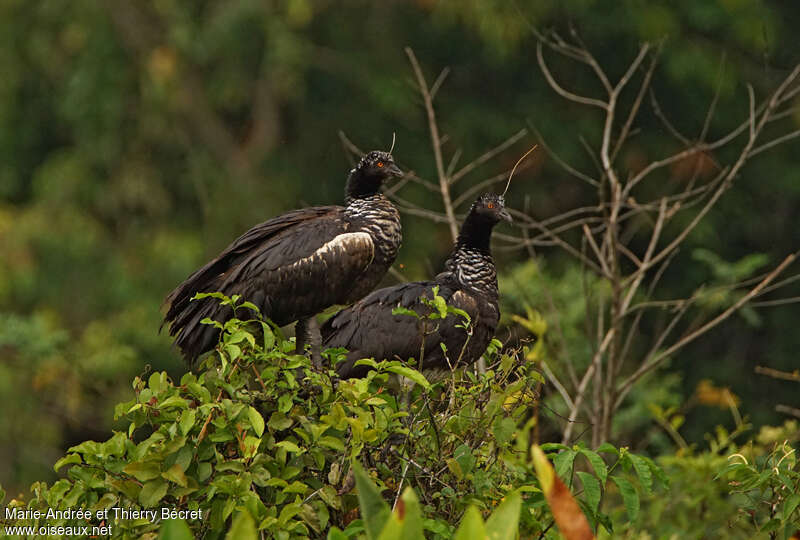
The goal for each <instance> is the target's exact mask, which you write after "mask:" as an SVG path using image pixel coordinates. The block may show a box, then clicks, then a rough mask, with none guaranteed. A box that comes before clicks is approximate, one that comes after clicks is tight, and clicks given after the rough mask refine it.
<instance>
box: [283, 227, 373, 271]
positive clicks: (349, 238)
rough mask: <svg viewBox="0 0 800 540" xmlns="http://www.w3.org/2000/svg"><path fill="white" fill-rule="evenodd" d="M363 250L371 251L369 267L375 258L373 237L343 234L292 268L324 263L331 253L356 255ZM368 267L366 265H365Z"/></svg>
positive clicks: (355, 233) (361, 234)
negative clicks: (318, 262) (316, 262)
mask: <svg viewBox="0 0 800 540" xmlns="http://www.w3.org/2000/svg"><path fill="white" fill-rule="evenodd" d="M362 249H366V250H369V252H370V253H371V257H370V260H369V261H368V262H367V265H368V264H369V263H371V262H372V258H373V257H374V256H375V246H374V245H373V243H372V237H371V236H370V235H369V233H365V232H352V233H343V234H340V235H337V236H336V237H334V238H333V239H332V240H330V241H329V242H326V243H324V244H323V245H322V246H320V247H319V248H318V249H317V250H316V251H315V252H314V253H312V254H311V255H309V256H308V257H303V258H302V259H300V260H298V261H295V262H294V263H292V266H294V267H298V266H304V265H306V264H308V263H311V262H313V261H315V260H316V261H324V258H323V257H325V255H328V254H329V253H342V252H344V253H348V252H349V253H351V254H352V253H355V252H357V251H360V250H362ZM365 266H366V265H365Z"/></svg>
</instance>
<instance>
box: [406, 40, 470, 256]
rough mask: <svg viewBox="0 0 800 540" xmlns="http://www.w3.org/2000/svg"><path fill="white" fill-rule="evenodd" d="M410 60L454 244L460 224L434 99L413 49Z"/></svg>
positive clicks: (408, 53) (407, 50)
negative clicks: (420, 96)
mask: <svg viewBox="0 0 800 540" xmlns="http://www.w3.org/2000/svg"><path fill="white" fill-rule="evenodd" d="M405 51H406V55H407V56H408V60H409V61H410V62H411V67H412V68H413V70H414V75H415V76H416V78H417V85H418V86H419V92H420V94H421V95H422V100H423V102H424V104H425V112H426V113H427V115H428V129H429V130H430V134H431V146H432V147H433V156H434V159H435V160H436V172H437V173H438V175H439V188H440V189H441V193H442V202H443V203H444V211H445V214H446V215H447V223H448V225H450V234H451V236H452V237H453V242H455V241H456V239H457V238H458V222H457V221H456V218H455V213H454V212H453V203H452V202H451V200H450V188H449V186H448V184H449V182H448V180H447V175H446V174H445V171H444V162H443V160H442V142H441V139H440V138H439V126H438V125H437V124H436V112H435V111H434V109H433V97H432V96H431V93H430V90H429V89H428V83H427V82H425V75H424V74H423V73H422V68H420V67H419V62H417V57H416V56H415V55H414V51H413V50H411V47H406V49H405Z"/></svg>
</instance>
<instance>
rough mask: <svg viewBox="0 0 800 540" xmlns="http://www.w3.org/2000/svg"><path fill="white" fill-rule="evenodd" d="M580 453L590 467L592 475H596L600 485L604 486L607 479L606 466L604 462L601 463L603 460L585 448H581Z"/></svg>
mask: <svg viewBox="0 0 800 540" xmlns="http://www.w3.org/2000/svg"><path fill="white" fill-rule="evenodd" d="M580 453H581V454H583V456H584V457H586V459H587V460H588V461H589V463H590V464H591V465H592V469H594V473H595V474H596V475H597V478H599V479H600V484H601V485H606V479H607V478H608V466H607V465H606V462H605V461H603V458H601V457H600V456H599V455H598V454H596V453H594V452H592V451H591V450H587V449H586V448H581V449H580Z"/></svg>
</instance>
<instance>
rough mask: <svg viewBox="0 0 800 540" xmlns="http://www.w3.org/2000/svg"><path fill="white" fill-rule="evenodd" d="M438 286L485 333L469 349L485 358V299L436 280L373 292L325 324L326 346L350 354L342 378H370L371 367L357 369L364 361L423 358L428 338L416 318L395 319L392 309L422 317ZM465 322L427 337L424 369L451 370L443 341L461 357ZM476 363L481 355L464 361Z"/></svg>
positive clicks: (453, 319) (452, 322)
mask: <svg viewBox="0 0 800 540" xmlns="http://www.w3.org/2000/svg"><path fill="white" fill-rule="evenodd" d="M436 285H439V295H440V296H442V297H443V298H444V299H445V301H446V302H447V303H448V305H451V306H454V307H457V308H460V309H463V310H464V311H466V312H467V313H468V314H469V315H470V317H471V318H472V320H473V322H475V323H476V328H475V330H476V332H475V333H477V334H480V336H481V337H480V338H479V340H480V341H485V343H482V344H481V343H480V342H476V343H474V344H473V345H474V346H469V345H468V347H469V349H470V351H469V352H470V354H473V355H474V352H473V349H474V350H478V349H480V351H479V352H478V353H477V355H478V356H480V354H482V353H483V351H484V350H485V348H486V345H487V344H488V340H484V339H483V334H486V333H487V332H486V331H478V328H479V327H484V326H485V322H482V321H481V319H482V317H481V306H480V302H481V300H480V299H478V298H476V297H475V296H473V295H471V294H469V293H467V292H465V291H463V290H459V289H456V288H454V287H452V286H449V285H447V284H442V283H437V282H435V281H423V282H415V283H405V284H402V285H397V286H394V287H387V288H385V289H380V290H377V291H375V292H373V293H371V294H370V295H368V296H366V297H365V298H363V299H362V300H360V301H359V302H357V303H356V304H354V305H353V306H352V307H350V308H347V309H344V310H342V311H340V312H339V313H338V314H336V315H335V316H334V317H332V318H331V319H330V320H329V321H328V322H327V323H326V324H325V325H324V326H323V328H322V335H323V344H324V346H325V347H344V348H346V349H347V350H348V351H349V352H348V355H347V360H346V361H344V362H342V363H340V364H339V365H337V367H336V369H337V372H338V373H339V375H340V376H341V377H343V378H348V377H362V376H364V375H366V373H367V371H368V369H369V368H367V367H365V366H355V365H354V364H355V362H356V361H357V360H359V359H361V358H375V359H376V360H381V359H386V358H395V357H398V358H400V359H403V360H405V359H408V358H411V357H413V358H417V359H418V358H419V355H420V348H421V345H422V339H423V332H422V328H421V327H420V326H419V322H418V320H417V319H416V318H414V317H412V316H410V315H392V309H393V308H395V307H398V306H400V307H404V308H407V309H412V310H414V311H416V312H417V313H419V314H420V315H422V314H426V313H428V312H429V310H430V308H429V307H427V306H426V305H424V304H423V303H422V302H420V300H419V298H420V297H421V296H423V295H424V296H426V297H428V298H432V296H433V295H432V292H431V289H432V288H433V287H434V286H436ZM463 322H464V320H463V319H462V318H461V317H458V316H455V315H449V316H448V317H447V318H446V319H445V320H443V321H441V320H440V321H436V325H437V326H436V328H435V331H434V332H432V333H430V334H429V335H427V336H426V337H425V352H424V358H423V368H447V366H448V364H447V360H446V359H445V357H444V354H443V353H442V350H441V347H440V343H444V344H445V345H446V346H447V350H448V357H449V358H450V360H451V362H455V361H456V359H458V357H459V355H460V353H461V350H462V348H463V346H464V343H465V341H466V338H467V333H466V331H465V330H464V329H463V328H458V327H457V325H461V324H463ZM496 324H497V322H496V321H495V322H494V325H493V326H492V328H491V333H492V334H493V332H494V326H496ZM473 337H474V336H473ZM489 339H491V335H489ZM470 342H472V338H470ZM465 356H466V355H465ZM476 359H477V356H476V357H475V358H474V359H472V358H465V359H464V360H466V361H468V362H472V361H474V360H476Z"/></svg>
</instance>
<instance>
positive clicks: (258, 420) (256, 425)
mask: <svg viewBox="0 0 800 540" xmlns="http://www.w3.org/2000/svg"><path fill="white" fill-rule="evenodd" d="M247 416H248V417H249V418H250V425H251V426H253V430H254V431H255V432H256V436H258V437H261V436H262V435H263V434H264V417H263V416H261V413H260V412H258V411H257V410H256V409H255V407H249V408H248V409H247Z"/></svg>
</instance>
